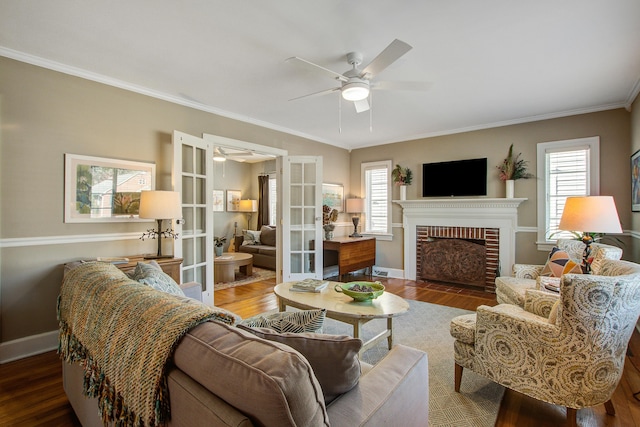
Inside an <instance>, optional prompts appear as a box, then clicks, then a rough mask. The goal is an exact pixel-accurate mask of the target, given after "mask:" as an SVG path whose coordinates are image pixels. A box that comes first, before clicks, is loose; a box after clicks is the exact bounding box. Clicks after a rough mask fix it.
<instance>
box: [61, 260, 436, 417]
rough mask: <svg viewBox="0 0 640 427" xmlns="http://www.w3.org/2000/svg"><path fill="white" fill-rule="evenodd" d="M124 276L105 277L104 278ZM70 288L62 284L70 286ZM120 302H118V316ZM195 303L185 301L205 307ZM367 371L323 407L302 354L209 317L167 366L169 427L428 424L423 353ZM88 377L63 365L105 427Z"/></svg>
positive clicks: (84, 411)
mask: <svg viewBox="0 0 640 427" xmlns="http://www.w3.org/2000/svg"><path fill="white" fill-rule="evenodd" d="M118 273H120V274H121V272H118ZM118 273H110V274H109V275H105V276H106V277H105V281H107V280H112V278H111V276H112V275H114V274H118ZM126 280H128V279H126ZM110 283H111V282H110ZM134 284H135V285H136V286H138V284H137V283H136V282H134ZM68 287H69V285H68V284H63V288H64V289H68ZM81 292H84V290H82V291H81ZM153 292H160V291H155V290H153ZM61 295H62V293H61ZM171 298H174V297H173V296H171ZM119 300H120V299H118V298H114V299H113V305H114V311H115V309H116V308H115V307H116V306H117V304H119ZM190 301H191V300H189V301H185V302H184V303H185V304H201V303H199V302H192V301H191V302H190ZM349 339H350V340H351V341H353V340H354V339H353V338H349ZM356 354H357V352H356ZM331 355H332V352H328V353H327V355H325V356H323V357H331ZM316 356H317V355H316ZM309 360H311V359H309ZM355 360H358V359H357V355H356V357H355ZM361 366H362V368H361V370H362V374H361V376H360V378H359V380H358V381H357V384H356V385H355V387H353V388H351V389H350V390H349V391H347V392H345V393H343V394H341V395H339V396H338V397H337V398H335V399H334V400H333V401H331V402H330V403H329V404H325V397H326V396H323V391H322V388H321V386H320V383H319V381H318V379H317V378H316V375H315V373H314V370H313V368H312V366H311V365H310V362H309V361H308V360H307V358H305V356H303V355H302V354H301V353H300V352H298V351H296V350H294V349H293V348H292V347H289V346H287V345H285V344H282V343H281V342H273V341H270V340H267V339H263V338H261V337H259V336H256V334H254V333H250V332H248V331H247V329H246V328H240V327H237V326H234V325H229V324H225V323H223V322H219V321H215V320H209V321H206V322H205V323H201V324H199V325H198V326H195V327H194V328H192V329H191V330H189V331H188V332H187V333H186V335H185V336H184V337H183V338H182V339H181V340H180V341H179V342H178V345H177V347H176V348H175V352H174V353H173V357H172V358H171V360H170V362H169V364H168V365H167V366H166V369H167V373H168V375H167V381H168V389H169V396H170V412H171V419H170V421H169V423H168V425H169V426H184V427H187V426H189V427H192V426H274V427H282V426H304V427H308V426H309V427H310V426H329V425H333V426H387V425H410V426H427V425H428V401H429V386H428V384H429V379H428V369H427V355H426V354H425V353H424V352H422V351H419V350H416V349H412V348H409V347H405V346H402V345H396V346H395V347H394V348H393V350H391V351H390V352H389V354H388V355H387V356H386V357H385V358H384V359H383V360H381V361H380V362H379V363H378V364H376V365H375V366H369V365H367V364H365V363H362V364H361ZM336 375H338V374H337V373H336ZM83 377H84V372H83V368H82V367H81V366H80V365H79V364H78V363H66V362H63V385H64V390H65V392H66V394H67V396H68V398H69V401H70V402H71V405H72V407H73V409H74V411H75V413H76V415H77V416H78V419H79V420H80V422H81V423H82V425H83V426H85V427H87V426H102V425H103V424H102V420H101V418H100V416H99V415H98V410H97V399H95V398H92V399H89V398H86V397H85V396H84V395H83Z"/></svg>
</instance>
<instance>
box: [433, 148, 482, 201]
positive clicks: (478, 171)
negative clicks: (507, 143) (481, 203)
mask: <svg viewBox="0 0 640 427" xmlns="http://www.w3.org/2000/svg"><path fill="white" fill-rule="evenodd" d="M486 195H487V158H486V157H485V158H482V159H468V160H454V161H451V162H438V163H424V164H423V165H422V197H455V196H486Z"/></svg>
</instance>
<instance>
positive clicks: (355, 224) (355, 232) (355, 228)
mask: <svg viewBox="0 0 640 427" xmlns="http://www.w3.org/2000/svg"><path fill="white" fill-rule="evenodd" d="M351 221H353V234H350V235H349V237H362V234H360V233H358V223H359V222H360V218H358V217H357V216H354V217H353V218H351Z"/></svg>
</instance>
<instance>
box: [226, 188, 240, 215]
mask: <svg viewBox="0 0 640 427" xmlns="http://www.w3.org/2000/svg"><path fill="white" fill-rule="evenodd" d="M241 196H242V193H241V192H240V190H227V212H237V211H238V204H239V203H240V198H241Z"/></svg>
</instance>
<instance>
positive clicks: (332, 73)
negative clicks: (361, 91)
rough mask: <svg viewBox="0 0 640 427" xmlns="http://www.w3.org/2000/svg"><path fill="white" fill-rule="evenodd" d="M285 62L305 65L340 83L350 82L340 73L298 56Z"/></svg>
mask: <svg viewBox="0 0 640 427" xmlns="http://www.w3.org/2000/svg"><path fill="white" fill-rule="evenodd" d="M285 62H296V63H298V64H301V65H304V66H305V67H307V68H310V69H312V70H316V71H317V70H321V71H324V72H325V73H328V74H329V75H330V76H331V77H332V78H334V79H337V80H340V81H343V82H346V81H348V80H349V79H348V78H346V77H345V76H343V75H342V74H340V73H336V72H335V71H331V70H330V69H328V68H324V67H323V66H321V65H318V64H314V63H313V62H310V61H307V60H306V59H302V58H299V57H297V56H292V57H291V58H287V59H286V60H285Z"/></svg>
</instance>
